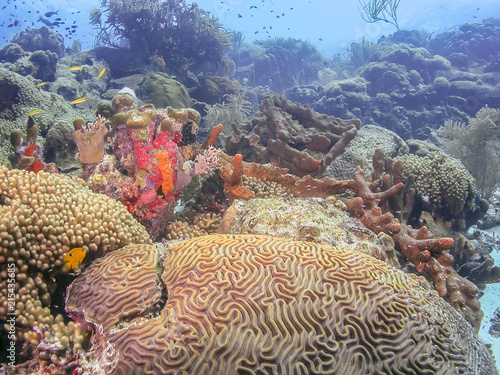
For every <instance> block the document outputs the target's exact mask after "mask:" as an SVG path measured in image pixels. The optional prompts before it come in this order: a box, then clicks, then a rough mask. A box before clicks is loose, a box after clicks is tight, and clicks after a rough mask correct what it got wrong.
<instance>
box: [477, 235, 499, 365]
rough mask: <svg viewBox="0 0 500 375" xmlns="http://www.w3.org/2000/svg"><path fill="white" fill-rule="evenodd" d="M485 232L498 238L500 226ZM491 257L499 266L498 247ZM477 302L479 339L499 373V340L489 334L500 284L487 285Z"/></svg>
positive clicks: (497, 304) (497, 306) (496, 307)
mask: <svg viewBox="0 0 500 375" xmlns="http://www.w3.org/2000/svg"><path fill="white" fill-rule="evenodd" d="M485 232H487V233H490V234H491V235H494V236H497V237H500V226H496V227H493V228H490V229H487V230H485ZM491 256H492V257H493V259H495V265H497V266H498V265H500V250H499V249H498V247H497V248H496V249H495V250H493V251H492V252H491ZM479 302H481V309H482V310H483V312H484V317H483V320H482V322H481V328H480V330H479V337H480V338H481V339H482V340H483V342H484V343H485V344H491V349H492V350H493V354H494V356H495V359H496V363H497V365H496V367H497V369H499V371H500V338H494V337H493V336H491V335H490V334H489V329H490V327H491V319H492V318H493V317H494V315H495V310H496V309H498V308H500V283H496V284H488V285H487V286H486V288H485V290H484V295H483V296H482V297H481V298H480V299H479Z"/></svg>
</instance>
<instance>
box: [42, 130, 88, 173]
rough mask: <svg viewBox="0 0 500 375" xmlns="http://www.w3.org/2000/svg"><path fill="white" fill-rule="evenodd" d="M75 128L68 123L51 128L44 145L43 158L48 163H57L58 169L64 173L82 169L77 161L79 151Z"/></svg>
mask: <svg viewBox="0 0 500 375" xmlns="http://www.w3.org/2000/svg"><path fill="white" fill-rule="evenodd" d="M74 133H75V129H74V126H73V125H71V124H70V123H69V122H66V121H59V122H57V123H55V124H54V125H52V126H51V128H50V129H49V131H48V132H47V137H46V138H45V144H44V145H43V158H44V160H45V162H47V163H55V164H56V166H57V169H58V170H59V171H60V172H63V173H69V172H71V171H74V170H77V169H80V168H81V164H80V162H78V160H75V155H76V153H77V151H78V148H77V145H76V142H75V139H74Z"/></svg>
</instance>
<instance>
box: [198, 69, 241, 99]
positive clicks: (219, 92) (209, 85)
mask: <svg viewBox="0 0 500 375" xmlns="http://www.w3.org/2000/svg"><path fill="white" fill-rule="evenodd" d="M239 94H240V84H239V83H238V81H236V80H234V81H232V80H230V79H229V78H226V77H218V76H208V77H204V78H202V79H200V80H199V82H198V85H197V87H195V88H194V89H193V90H191V95H192V96H193V98H195V99H196V100H198V101H201V102H205V103H207V104H215V103H220V102H222V101H223V99H224V97H225V96H226V95H239Z"/></svg>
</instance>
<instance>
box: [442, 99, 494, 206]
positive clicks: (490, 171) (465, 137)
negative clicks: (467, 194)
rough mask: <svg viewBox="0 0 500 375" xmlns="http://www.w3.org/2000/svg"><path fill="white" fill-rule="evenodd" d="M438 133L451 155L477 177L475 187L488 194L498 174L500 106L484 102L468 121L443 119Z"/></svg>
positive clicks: (484, 194)
mask: <svg viewBox="0 0 500 375" xmlns="http://www.w3.org/2000/svg"><path fill="white" fill-rule="evenodd" d="M438 134H439V136H441V137H442V139H441V141H442V143H443V146H444V147H445V148H446V150H447V151H448V152H449V153H450V155H451V156H453V157H455V158H457V159H460V160H461V161H462V163H463V164H464V166H465V167H466V168H467V169H468V170H469V171H470V172H471V174H472V176H474V178H475V179H476V187H477V190H478V191H479V192H480V193H481V195H482V196H484V197H488V196H490V195H491V194H492V192H493V191H494V189H495V186H496V183H497V181H498V176H499V166H498V163H499V156H500V140H499V139H498V138H497V136H499V135H500V110H498V109H494V108H489V107H488V106H485V107H483V108H481V109H480V110H479V111H478V112H477V113H476V117H475V118H469V124H468V125H466V124H465V123H462V122H452V121H447V122H445V124H444V126H443V127H441V128H440V129H438Z"/></svg>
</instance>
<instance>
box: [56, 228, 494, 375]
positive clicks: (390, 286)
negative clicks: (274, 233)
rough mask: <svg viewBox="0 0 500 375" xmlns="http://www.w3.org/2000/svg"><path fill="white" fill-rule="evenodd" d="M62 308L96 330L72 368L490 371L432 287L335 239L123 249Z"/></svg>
mask: <svg viewBox="0 0 500 375" xmlns="http://www.w3.org/2000/svg"><path fill="white" fill-rule="evenodd" d="M138 294H140V295H141V296H142V298H140V299H138V298H137V295H138ZM167 294H168V298H167ZM66 309H67V310H68V312H70V314H71V315H72V316H73V317H74V318H75V319H77V320H79V321H85V322H87V323H89V324H91V325H94V326H95V327H98V329H96V330H95V331H94V338H93V342H94V343H96V344H95V345H93V346H92V347H91V348H90V351H89V354H87V357H88V362H87V363H86V362H85V361H82V362H81V364H80V366H81V367H80V369H78V371H81V372H82V373H83V372H85V371H86V370H89V369H90V368H93V369H94V370H100V371H102V372H105V373H108V374H110V375H112V374H123V375H130V374H156V375H158V374H167V373H173V372H179V373H190V374H195V373H206V374H221V373H226V374H236V373H246V374H260V373H262V372H263V371H265V372H270V373H276V374H292V373H322V374H326V373H329V374H339V375H340V374H381V373H394V374H396V373H398V374H399V373H401V374H402V373H405V374H422V373H426V374H444V373H461V374H464V375H491V374H496V373H497V371H496V369H495V366H494V361H493V358H492V356H491V354H490V353H489V351H488V349H487V348H486V347H485V346H484V344H482V343H481V342H480V341H479V339H478V338H477V337H476V335H475V333H474V331H473V329H472V328H471V326H470V325H469V324H468V323H467V322H466V321H465V320H464V319H463V318H462V317H461V316H460V315H459V314H458V313H457V312H456V311H455V310H454V309H452V308H451V307H450V306H449V305H448V304H447V303H446V302H444V301H443V300H442V299H441V298H440V297H439V296H438V295H437V293H435V292H433V291H430V290H428V289H427V288H425V287H424V286H423V284H421V281H420V280H419V279H418V278H416V277H415V276H413V275H408V274H405V273H403V272H401V271H399V270H397V269H395V268H392V267H390V266H387V265H386V264H385V263H384V262H381V261H379V260H377V259H375V258H373V257H371V256H369V255H366V254H361V253H356V252H353V251H352V250H350V249H349V248H347V247H342V246H336V247H328V246H322V245H317V244H315V243H312V242H304V241H285V240H282V239H277V238H273V237H269V236H257V235H211V236H204V237H200V238H196V239H192V240H188V241H185V242H182V243H179V244H177V245H174V246H172V247H170V248H168V249H166V250H165V253H163V252H162V251H158V249H157V248H155V247H152V246H141V245H139V246H128V247H126V248H125V249H122V250H118V251H115V252H113V253H110V254H109V255H107V256H106V257H105V258H101V259H99V260H97V261H96V262H94V263H93V264H92V266H91V267H90V268H89V269H88V270H87V271H86V272H85V273H84V274H82V275H81V276H80V277H79V278H78V279H77V280H75V281H74V282H73V284H72V285H71V286H70V287H69V289H68V295H67V298H66ZM98 343H104V345H103V344H101V345H99V344H98ZM402 348H404V350H402Z"/></svg>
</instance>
